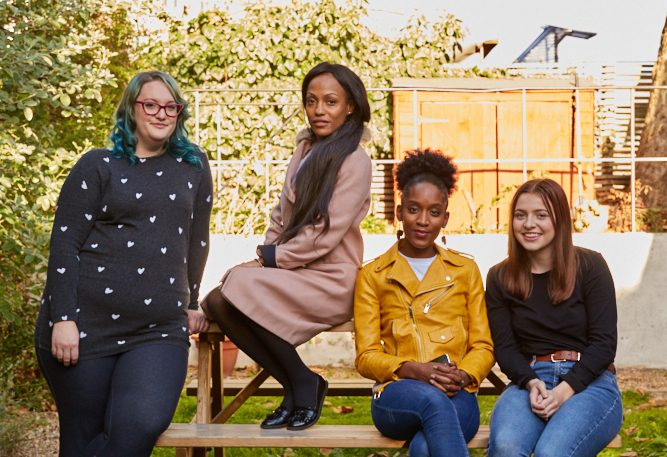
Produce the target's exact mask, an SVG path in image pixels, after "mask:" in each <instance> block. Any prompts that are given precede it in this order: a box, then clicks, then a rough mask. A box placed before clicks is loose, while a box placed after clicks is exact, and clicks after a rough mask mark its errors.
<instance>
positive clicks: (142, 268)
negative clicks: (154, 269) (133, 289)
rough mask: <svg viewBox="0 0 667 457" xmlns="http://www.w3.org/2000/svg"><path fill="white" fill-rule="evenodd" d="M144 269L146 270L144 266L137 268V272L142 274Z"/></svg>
mask: <svg viewBox="0 0 667 457" xmlns="http://www.w3.org/2000/svg"><path fill="white" fill-rule="evenodd" d="M144 270H146V268H145V267H141V268H137V273H139V274H140V275H142V274H144Z"/></svg>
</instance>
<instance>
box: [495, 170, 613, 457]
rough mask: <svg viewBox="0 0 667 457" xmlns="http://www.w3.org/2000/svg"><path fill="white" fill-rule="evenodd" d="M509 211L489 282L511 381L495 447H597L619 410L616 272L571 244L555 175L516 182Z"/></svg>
mask: <svg viewBox="0 0 667 457" xmlns="http://www.w3.org/2000/svg"><path fill="white" fill-rule="evenodd" d="M510 219H511V221H512V223H511V224H510V228H509V252H508V257H507V259H505V260H504V261H503V262H501V263H499V264H498V265H496V266H494V267H493V268H492V269H491V270H490V271H489V274H488V277H487V282H486V286H487V290H486V303H487V307H488V316H489V324H490V326H491V334H492V336H493V342H494V345H495V354H496V359H497V361H498V364H499V365H500V368H501V369H502V370H503V372H504V373H505V374H506V375H507V376H508V377H509V378H510V380H511V381H512V383H511V384H510V386H509V387H508V388H507V389H506V390H505V391H504V392H503V394H502V395H501V396H500V398H499V399H498V402H497V403H496V406H495V408H494V410H493V413H492V415H491V436H490V441H489V456H490V457H498V456H512V457H517V456H529V455H531V453H532V452H534V454H535V456H536V457H537V456H549V455H554V456H556V455H557V456H594V455H596V454H597V453H598V452H599V451H600V450H602V449H603V448H604V447H605V446H606V445H607V444H608V443H609V442H610V441H611V440H612V438H613V437H614V436H615V435H616V433H618V431H619V430H620V428H621V422H622V420H623V408H622V405H621V395H620V392H619V390H618V385H617V383H616V376H615V375H614V373H615V370H614V366H613V362H614V356H615V354H616V297H615V292H614V283H613V281H612V278H611V274H610V272H609V269H608V267H607V264H606V263H605V261H604V259H603V258H602V256H601V255H600V254H599V253H597V252H594V251H590V250H588V249H584V248H579V247H575V246H573V244H572V220H571V216H570V209H569V206H568V202H567V198H566V196H565V192H563V189H562V188H561V187H560V186H559V185H558V184H557V183H556V182H555V181H552V180H550V179H534V180H531V181H528V182H526V183H524V184H523V185H522V186H521V187H519V189H518V190H517V192H516V194H515V195H514V198H513V199H512V203H511V206H510Z"/></svg>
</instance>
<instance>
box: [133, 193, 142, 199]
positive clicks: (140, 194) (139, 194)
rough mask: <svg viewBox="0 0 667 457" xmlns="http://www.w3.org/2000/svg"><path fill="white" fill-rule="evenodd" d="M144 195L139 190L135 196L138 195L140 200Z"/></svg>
mask: <svg viewBox="0 0 667 457" xmlns="http://www.w3.org/2000/svg"><path fill="white" fill-rule="evenodd" d="M142 195H143V194H142V193H141V192H137V193H136V194H134V196H135V197H137V200H139V199H140V198H141V196H142Z"/></svg>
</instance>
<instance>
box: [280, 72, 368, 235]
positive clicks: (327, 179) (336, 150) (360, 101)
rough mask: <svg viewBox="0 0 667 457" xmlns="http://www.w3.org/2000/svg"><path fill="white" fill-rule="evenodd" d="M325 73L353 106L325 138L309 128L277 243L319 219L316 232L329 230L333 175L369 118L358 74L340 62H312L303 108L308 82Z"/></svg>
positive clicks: (305, 88) (303, 93)
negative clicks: (308, 146)
mask: <svg viewBox="0 0 667 457" xmlns="http://www.w3.org/2000/svg"><path fill="white" fill-rule="evenodd" d="M325 73H329V74H331V75H332V76H333V77H334V78H336V81H338V83H339V84H340V85H341V86H342V87H343V89H345V95H346V97H347V100H346V101H347V103H351V104H352V106H353V108H352V114H350V115H349V116H347V118H346V119H345V123H344V124H343V125H341V126H340V127H339V128H338V129H337V130H336V131H335V132H333V133H332V134H331V135H329V136H327V137H325V138H320V139H316V138H315V135H314V134H313V132H312V131H311V139H312V141H313V146H312V148H311V150H310V152H309V153H308V155H309V157H308V160H306V161H305V162H304V163H303V166H302V167H301V169H300V170H299V171H298V172H297V174H296V177H295V181H294V188H295V189H296V200H295V202H294V209H293V211H292V216H291V217H290V219H289V221H288V222H287V226H286V227H285V230H284V231H283V233H282V234H281V235H280V236H279V237H278V239H277V242H278V243H284V242H286V241H289V240H290V239H292V238H294V237H295V236H296V234H297V233H298V232H299V230H301V228H303V227H305V226H307V225H314V224H315V223H317V222H318V221H320V220H322V221H324V229H323V231H322V233H320V235H321V234H323V233H326V232H327V231H328V230H329V202H330V201H331V196H332V195H333V191H334V187H335V185H336V176H337V175H338V171H339V170H340V167H341V165H342V164H343V162H344V161H345V159H346V158H347V156H348V155H350V154H352V153H353V152H354V151H355V150H356V149H357V147H358V146H359V142H360V141H361V137H362V135H363V133H364V123H365V122H368V121H369V120H370V118H371V108H370V106H369V104H368V96H367V95H366V88H365V87H364V83H363V82H361V79H360V78H359V76H357V75H356V74H355V73H354V72H353V71H352V70H350V69H349V68H347V67H346V66H344V65H340V64H335V63H329V62H322V63H320V64H318V65H316V66H315V67H313V69H312V70H310V71H309V72H308V74H307V75H306V77H305V78H304V79H303V84H302V85H301V102H302V103H303V106H304V107H305V106H306V96H307V93H308V86H309V85H310V82H311V81H312V80H313V79H315V78H316V77H318V76H320V75H323V74H325Z"/></svg>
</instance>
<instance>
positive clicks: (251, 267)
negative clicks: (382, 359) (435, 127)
mask: <svg viewBox="0 0 667 457" xmlns="http://www.w3.org/2000/svg"><path fill="white" fill-rule="evenodd" d="M302 102H303V105H304V107H305V109H306V115H307V117H308V123H309V124H310V128H309V129H307V130H305V131H304V132H301V133H300V134H299V135H298V136H297V148H296V151H295V153H294V155H293V157H292V159H291V161H290V163H289V166H288V169H287V176H286V178H285V184H284V186H283V190H282V193H281V195H280V202H279V203H278V205H277V206H276V207H275V209H274V210H273V212H272V213H271V226H270V227H269V229H268V231H267V233H266V238H265V240H264V243H263V244H262V245H260V246H258V247H257V255H258V259H257V260H255V261H251V262H247V263H245V264H241V265H237V266H236V267H234V268H232V269H231V270H230V271H229V272H228V273H227V274H226V277H225V278H224V279H223V281H222V285H221V286H220V287H219V288H216V289H214V290H213V291H211V292H210V293H209V295H208V296H207V297H206V299H205V303H204V304H202V306H203V307H204V308H205V309H206V310H207V314H208V315H209V317H211V318H213V319H214V320H215V321H216V322H217V323H218V325H219V326H220V327H221V328H222V329H223V331H224V332H225V334H226V335H228V336H229V338H230V339H231V340H232V341H234V342H235V343H236V344H237V346H239V348H241V350H242V351H243V352H245V353H246V354H248V355H249V356H250V357H252V358H253V359H254V360H255V361H256V362H257V363H259V364H260V365H261V366H262V367H264V368H265V369H266V370H267V371H268V372H269V373H270V374H271V375H272V376H273V377H274V378H275V379H276V380H278V382H279V383H280V384H281V385H282V386H283V388H284V390H285V397H284V399H283V401H282V403H281V404H280V406H279V407H278V408H277V409H276V410H275V411H273V412H272V413H270V414H269V415H268V416H267V417H266V418H265V420H264V421H263V422H262V424H261V427H262V428H280V427H287V428H288V429H290V430H301V429H304V428H307V427H310V426H311V425H313V424H315V422H317V420H318V419H319V416H320V412H321V410H322V403H323V401H324V397H325V395H326V391H327V382H326V380H324V379H323V378H322V377H321V376H319V375H318V374H316V373H314V372H313V371H311V370H310V369H309V368H308V367H307V366H306V365H305V364H304V363H303V361H302V360H301V358H300V357H299V355H298V354H297V352H296V349H295V346H296V345H299V344H301V343H303V342H305V341H308V340H309V339H310V338H311V337H313V336H314V335H316V334H318V333H320V332H322V331H323V330H326V329H328V328H330V327H332V326H334V325H337V324H340V323H342V322H345V321H347V320H349V319H350V318H351V317H352V302H353V292H354V282H355V279H356V275H357V268H358V265H359V264H360V262H361V260H362V255H363V242H362V238H361V232H360V230H359V223H360V222H361V220H362V219H363V217H364V216H365V215H366V212H367V211H368V207H369V205H370V184H371V161H370V158H369V157H368V155H367V154H366V152H365V151H364V150H363V149H362V148H361V147H360V146H359V142H360V141H361V140H362V137H363V136H364V133H365V127H364V123H366V122H368V121H369V120H370V107H369V104H368V99H367V95H366V89H365V88H364V85H363V83H362V82H361V80H360V79H359V77H358V76H357V75H356V74H354V72H352V71H351V70H350V69H348V68H347V67H345V66H343V65H337V64H330V63H327V62H324V63H321V64H319V65H317V66H315V67H314V68H313V69H312V70H310V72H309V73H308V74H307V75H306V77H305V79H304V81H303V84H302ZM258 267H264V268H258Z"/></svg>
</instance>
